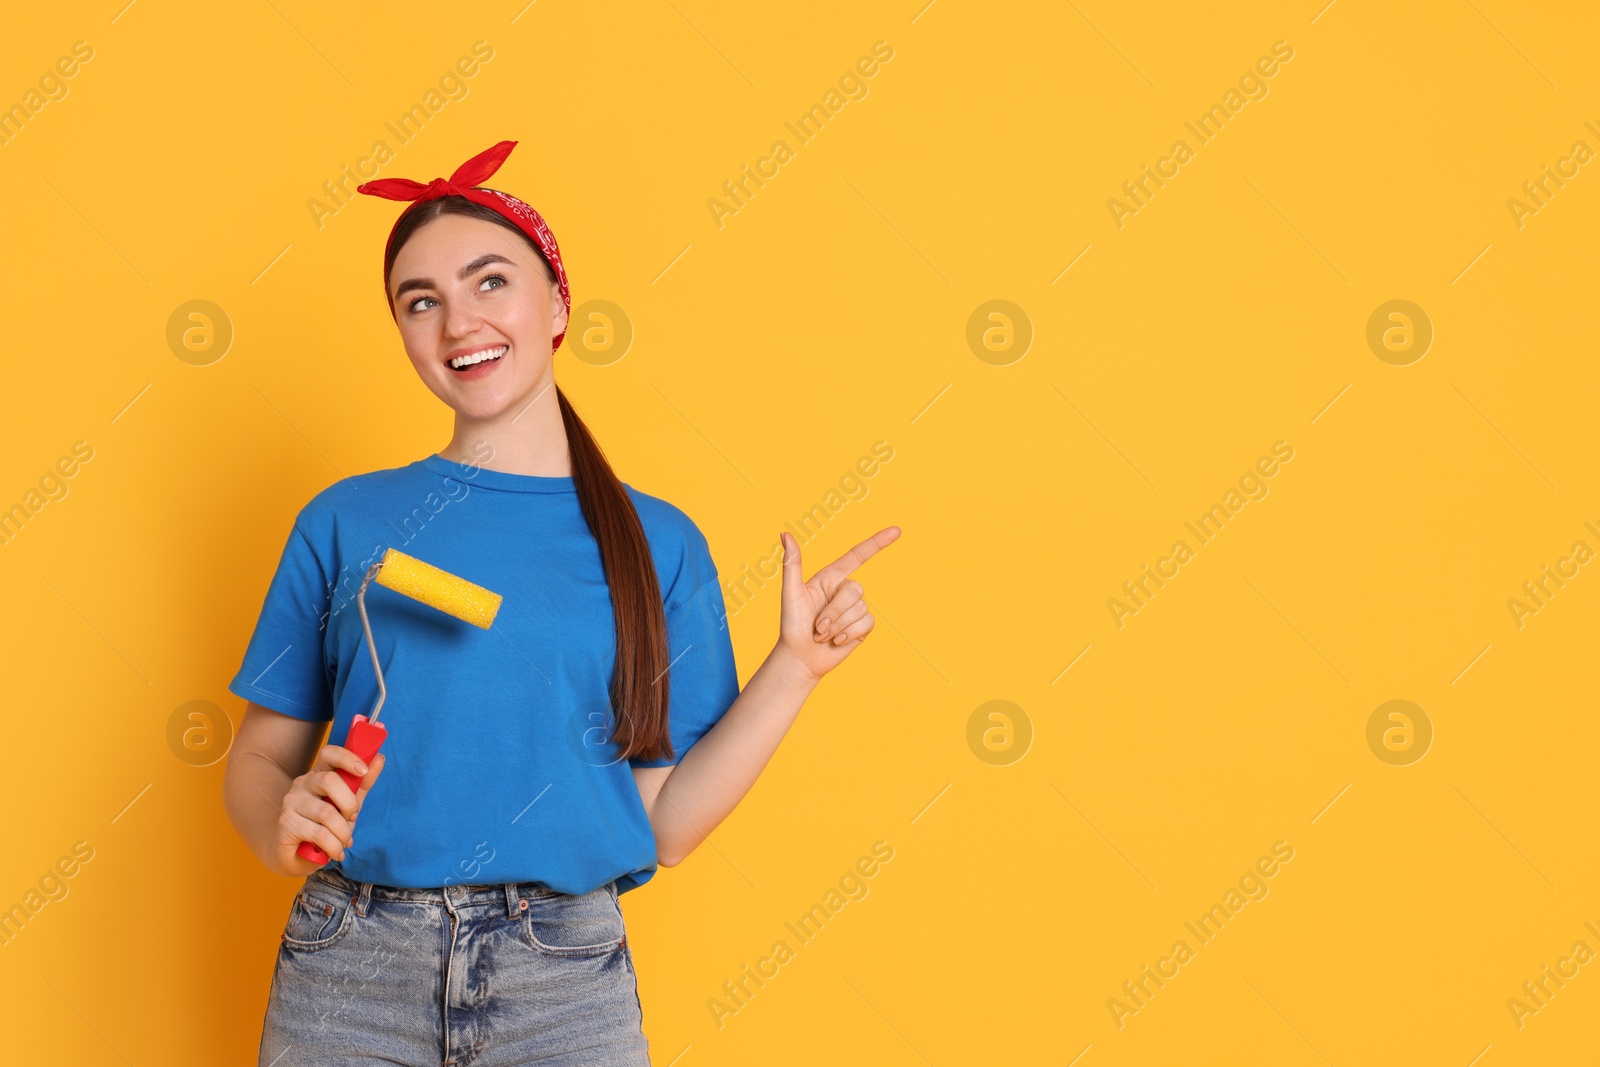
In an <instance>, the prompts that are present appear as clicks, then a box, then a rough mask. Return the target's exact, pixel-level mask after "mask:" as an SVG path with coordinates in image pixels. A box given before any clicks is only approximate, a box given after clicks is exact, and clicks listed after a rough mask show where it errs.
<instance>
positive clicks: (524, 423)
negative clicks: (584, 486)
mask: <svg viewBox="0 0 1600 1067" xmlns="http://www.w3.org/2000/svg"><path fill="white" fill-rule="evenodd" d="M439 455H441V456H443V457H444V458H445V459H448V460H450V461H452V462H454V463H463V464H470V465H472V466H474V467H482V468H483V469H484V470H492V471H503V472H505V473H506V474H534V475H539V476H541V477H546V478H566V477H570V476H571V475H572V461H571V459H570V457H569V454H568V451H567V430H566V426H565V425H564V424H563V423H562V421H561V404H560V401H559V399H558V398H557V396H556V388H555V383H554V382H551V383H550V384H549V385H548V386H545V387H543V388H542V389H541V390H540V391H539V392H538V393H536V394H535V397H534V400H533V402H532V403H530V404H528V405H527V406H526V407H523V408H522V409H521V410H520V411H519V410H515V409H513V410H508V411H506V412H505V413H504V414H502V415H500V416H497V417H496V418H493V419H481V420H480V419H471V418H467V417H464V416H462V415H461V414H460V413H459V412H457V413H456V424H455V432H454V434H452V436H451V438H450V443H449V444H448V445H446V446H445V447H444V448H442V449H440V450H439Z"/></svg>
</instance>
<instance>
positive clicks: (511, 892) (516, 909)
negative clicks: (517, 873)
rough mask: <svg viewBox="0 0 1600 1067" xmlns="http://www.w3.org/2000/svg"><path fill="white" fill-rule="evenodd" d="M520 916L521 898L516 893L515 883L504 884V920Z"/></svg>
mask: <svg viewBox="0 0 1600 1067" xmlns="http://www.w3.org/2000/svg"><path fill="white" fill-rule="evenodd" d="M521 915H522V897H521V895H520V894H519V893H518V892H517V883H516V882H507V883H506V918H508V919H515V918H518V917H519V916H521Z"/></svg>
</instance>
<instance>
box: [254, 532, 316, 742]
mask: <svg viewBox="0 0 1600 1067" xmlns="http://www.w3.org/2000/svg"><path fill="white" fill-rule="evenodd" d="M303 514H304V513H302V515H303ZM326 574H327V571H326V569H325V568H324V566H323V564H322V561H321V560H320V559H318V557H317V553H316V550H315V548H314V547H313V546H312V544H311V540H310V538H308V537H307V535H306V533H305V530H304V529H302V527H301V520H300V519H299V518H297V519H296V520H295V523H294V526H293V527H292V528H291V529H290V530H289V539H288V542H287V543H286V544H285V545H284V547H283V556H282V557H281V558H280V559H279V561H278V570H277V573H276V574H274V575H273V576H272V584H271V585H269V586H268V587H267V596H266V600H265V601H264V602H263V603H262V605H261V615H260V617H259V618H258V619H257V621H256V628H255V633H254V634H252V635H251V637H250V644H249V645H248V646H247V647H246V649H245V653H244V663H243V665H242V666H240V668H239V672H238V673H237V674H235V675H234V677H233V681H231V682H229V683H228V689H229V691H230V692H232V693H234V694H235V695H237V696H241V697H243V698H244V699H246V700H253V701H255V702H256V703H257V704H261V705H263V706H264V707H268V708H271V709H272V710H273V711H281V712H282V713H283V714H285V715H292V716H294V717H295V718H297V719H308V720H311V721H313V722H327V721H330V720H332V718H333V691H332V687H331V685H330V681H329V677H328V670H327V665H326V663H325V661H324V659H323V653H322V636H323V630H324V627H325V626H326V620H327V617H328V610H329V606H330V604H331V601H332V589H331V586H330V584H329V582H328V579H327V577H326Z"/></svg>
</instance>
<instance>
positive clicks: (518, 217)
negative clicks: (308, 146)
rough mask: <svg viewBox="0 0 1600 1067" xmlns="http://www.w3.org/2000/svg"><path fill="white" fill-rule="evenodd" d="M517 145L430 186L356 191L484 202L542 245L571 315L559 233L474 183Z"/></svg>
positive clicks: (381, 182) (388, 182) (510, 199)
mask: <svg viewBox="0 0 1600 1067" xmlns="http://www.w3.org/2000/svg"><path fill="white" fill-rule="evenodd" d="M516 146H517V142H515V141H501V142H500V143H499V144H497V145H495V146H494V147H493V148H488V149H485V150H484V151H482V152H479V153H478V154H477V155H475V156H473V157H472V158H471V159H469V160H467V161H466V162H465V163H463V164H461V166H459V167H457V168H456V170H455V173H454V174H452V175H450V177H449V178H448V179H445V178H435V179H433V181H431V182H429V183H428V184H427V185H423V184H422V183H421V182H414V181H412V180H411V179H410V178H379V179H378V180H377V181H370V182H363V183H362V184H361V185H358V186H356V192H358V193H366V194H367V195H368V196H381V197H383V198H385V199H387V200H415V201H417V202H418V203H421V202H422V201H424V200H437V199H438V198H439V197H441V196H464V197H466V198H467V199H468V200H470V201H472V202H473V203H474V204H482V205H483V206H484V207H486V208H489V209H490V210H491V211H494V212H495V213H496V214H498V215H501V216H503V217H504V218H506V219H508V220H509V221H510V222H511V223H512V224H513V225H515V226H516V228H517V229H519V230H521V231H522V232H523V233H525V234H527V235H528V239H529V240H531V241H532V242H533V243H534V244H536V245H538V246H539V251H541V252H543V253H544V258H545V261H546V262H548V263H549V264H550V269H551V270H553V271H554V272H555V275H556V281H557V282H558V283H560V286H561V300H562V302H563V303H564V304H566V306H567V316H568V318H569V320H570V318H571V316H572V292H571V290H570V289H569V288H568V287H567V271H566V268H565V267H563V266H562V265H561V249H560V248H558V247H556V235H555V234H553V233H551V232H550V227H549V226H546V225H545V221H544V219H543V218H541V217H540V215H539V213H538V212H537V211H535V210H533V208H532V207H530V206H528V205H527V204H525V203H523V202H522V201H521V200H518V199H517V198H516V197H514V196H512V195H511V194H509V193H502V192H501V191H500V190H498V189H478V188H475V186H477V185H479V184H480V183H482V182H484V181H487V180H488V179H489V177H490V175H492V174H494V172H495V171H497V170H499V169H500V164H502V163H504V162H505V160H506V157H507V156H509V155H510V154H511V150H512V149H513V148H515V147H516ZM408 211H410V209H409V208H407V209H406V211H402V212H401V213H400V218H397V219H395V220H394V225H393V226H391V227H390V228H389V239H388V241H386V242H384V248H383V255H384V259H385V260H387V259H388V258H389V245H390V244H391V243H393V241H394V232H395V230H397V229H399V228H400V219H403V218H405V217H406V213H407V212H408ZM566 335H567V331H566V330H562V331H561V332H560V333H559V334H557V335H556V337H555V338H554V340H552V341H551V344H550V350H551V351H552V352H553V351H555V350H556V349H557V348H559V347H561V339H562V338H563V337H565V336H566Z"/></svg>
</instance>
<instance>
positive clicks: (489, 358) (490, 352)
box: [446, 345, 511, 371]
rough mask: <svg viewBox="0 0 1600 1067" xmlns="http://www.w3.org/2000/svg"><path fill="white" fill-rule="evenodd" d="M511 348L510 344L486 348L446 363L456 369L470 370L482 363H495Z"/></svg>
mask: <svg viewBox="0 0 1600 1067" xmlns="http://www.w3.org/2000/svg"><path fill="white" fill-rule="evenodd" d="M510 350H511V346H510V345H499V346H497V347H495V348H485V349H484V350H483V351H481V352H473V353H470V354H468V355H465V356H457V357H456V358H455V359H452V360H449V361H447V363H446V365H447V366H448V367H450V369H451V370H455V371H464V370H470V369H471V368H473V367H476V366H478V365H479V364H482V363H493V362H495V361H496V360H499V359H501V358H502V357H503V356H505V354H506V353H507V352H509V351H510Z"/></svg>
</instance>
